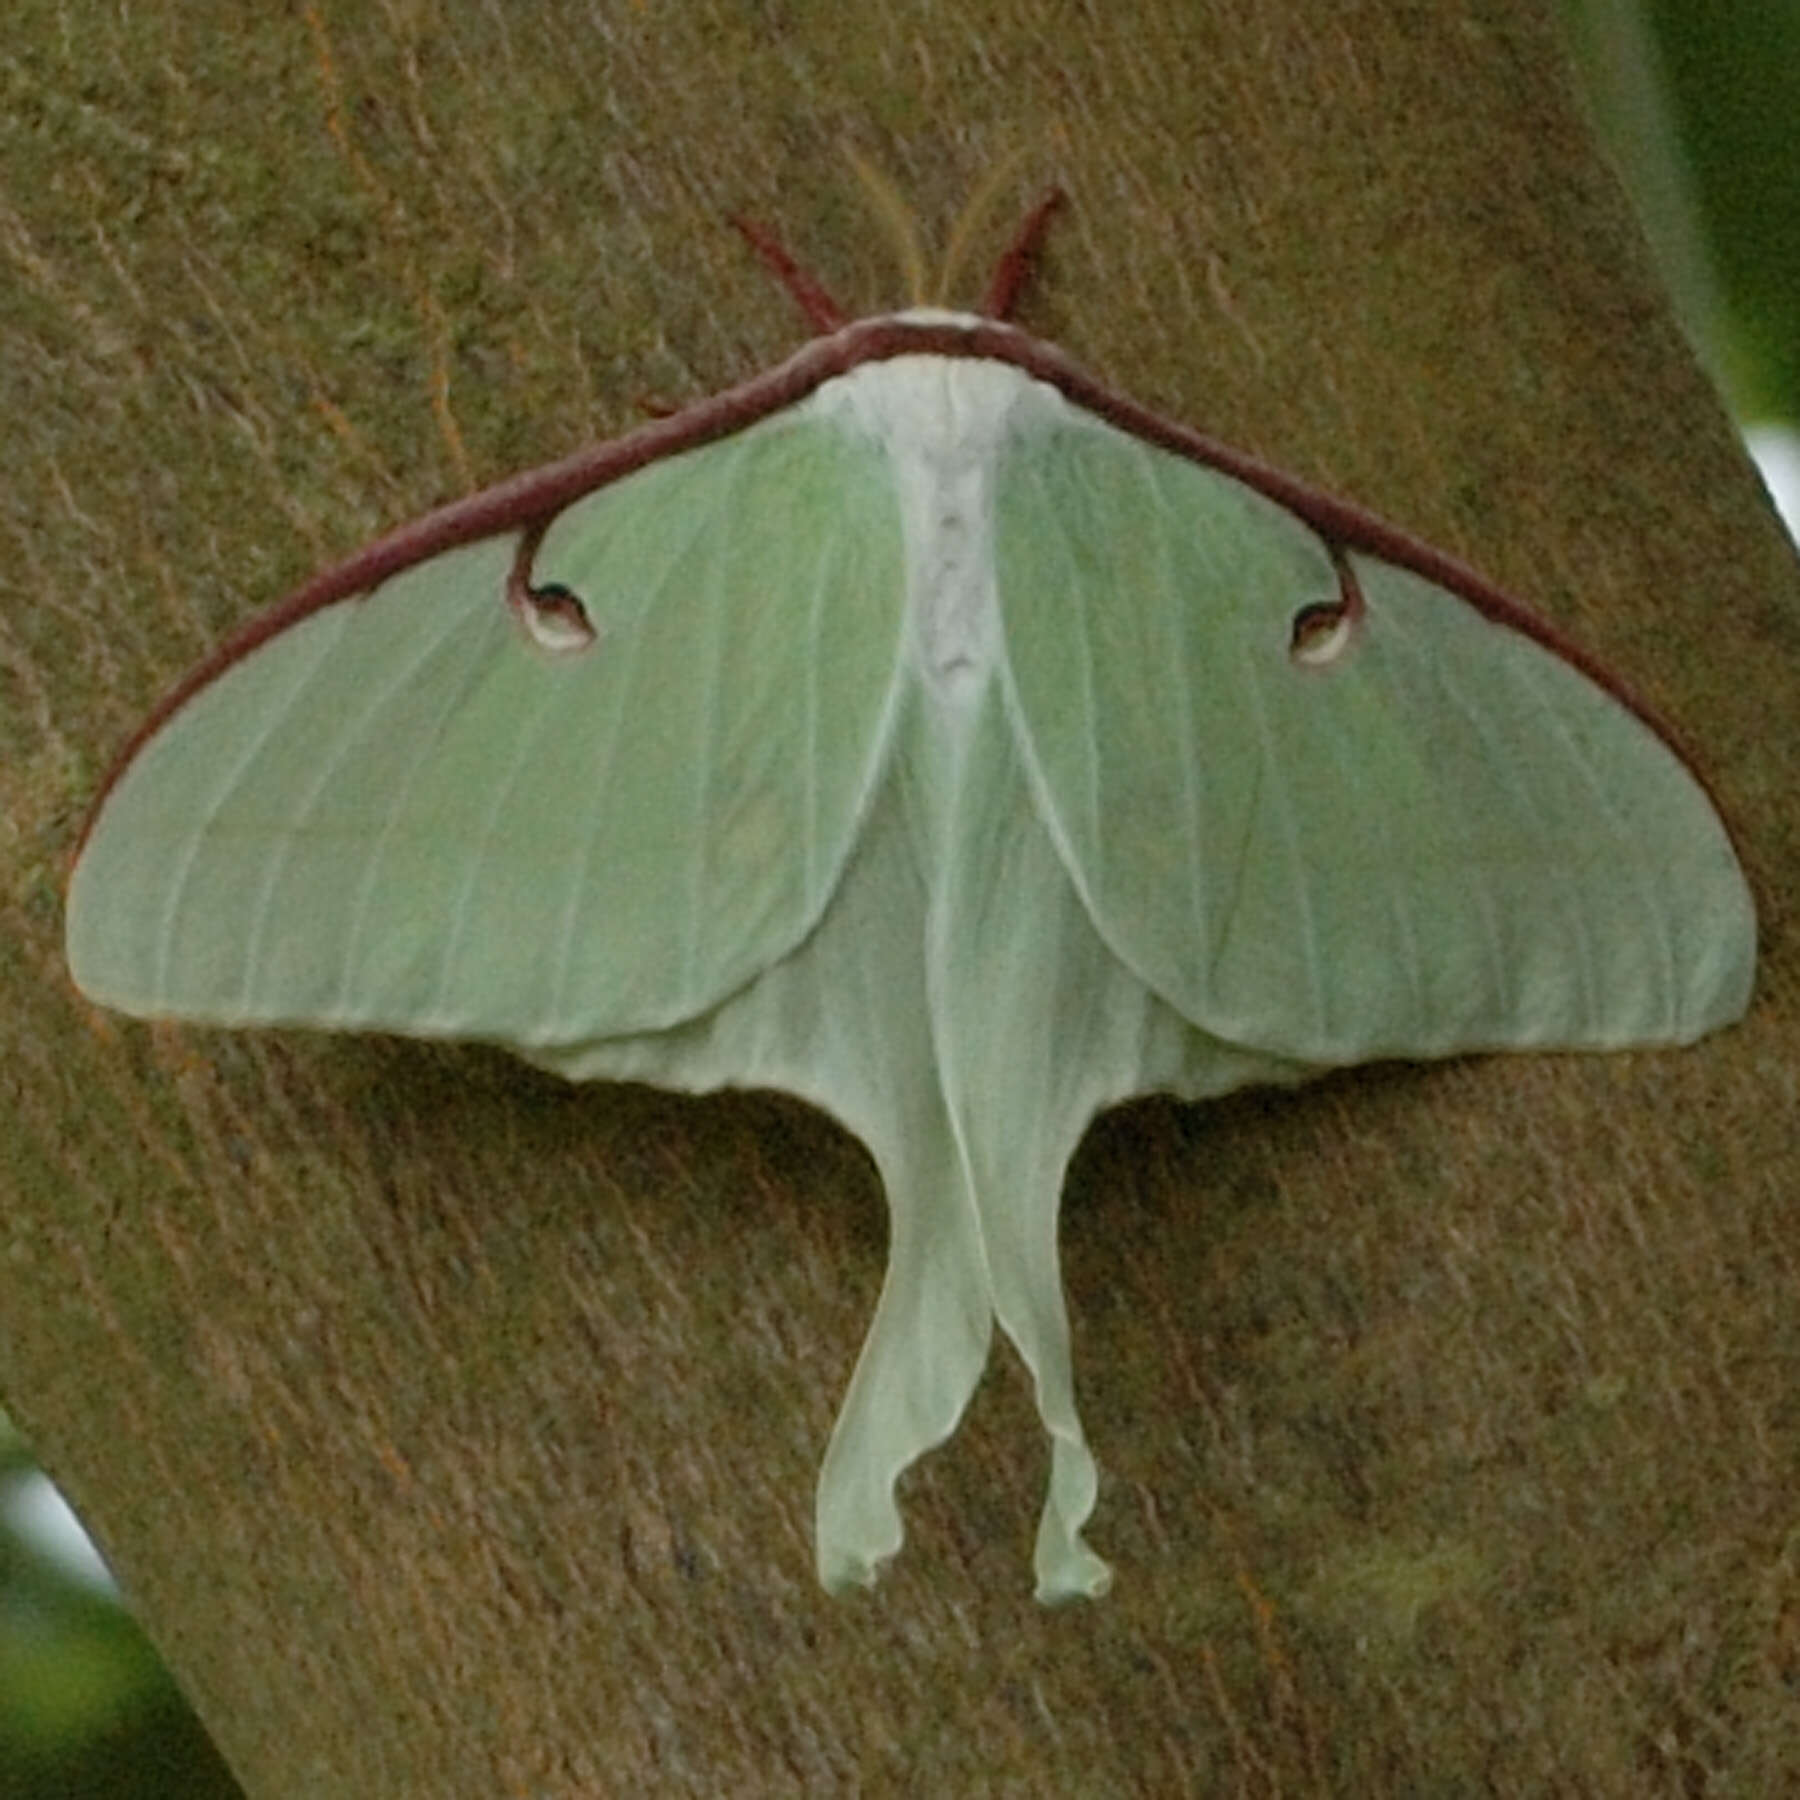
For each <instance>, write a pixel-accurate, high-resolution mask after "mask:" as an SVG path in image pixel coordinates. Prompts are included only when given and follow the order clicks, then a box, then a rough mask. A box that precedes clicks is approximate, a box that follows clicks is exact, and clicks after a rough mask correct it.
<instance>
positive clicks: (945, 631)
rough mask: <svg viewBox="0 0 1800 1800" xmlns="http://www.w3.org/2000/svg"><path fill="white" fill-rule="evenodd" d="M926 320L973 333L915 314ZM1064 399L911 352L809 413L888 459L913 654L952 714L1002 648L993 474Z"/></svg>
mask: <svg viewBox="0 0 1800 1800" xmlns="http://www.w3.org/2000/svg"><path fill="white" fill-rule="evenodd" d="M901 316H902V317H904V318H906V319H908V320H910V321H916V322H918V323H935V324H959V325H974V324H977V323H979V321H978V320H976V319H975V318H974V317H972V316H971V315H968V314H963V313H949V312H939V311H937V310H936V309H930V308H917V309H915V310H914V311H912V312H909V313H905V314H903V315H901ZM1065 404H1066V403H1065V402H1064V400H1063V398H1062V396H1061V395H1060V394H1058V393H1057V392H1056V390H1055V389H1054V388H1052V387H1050V386H1049V385H1048V384H1046V383H1044V382H1042V381H1039V380H1037V379H1036V378H1035V377H1033V376H1031V375H1028V374H1026V373H1025V372H1024V370H1022V369H1018V368H1015V367H1014V366H1013V365H1012V364H1010V363H1004V362H997V361H993V360H990V359H988V358H985V357H978V356H970V357H962V356H935V355H910V356H909V355H902V356H894V357H889V358H887V359H886V360H885V361H881V362H868V363H863V364H861V365H860V366H858V367H857V368H854V369H852V370H851V371H850V372H849V373H848V374H846V375H839V376H836V377H834V378H833V379H832V380H830V381H827V382H825V383H823V384H822V385H821V386H820V387H819V388H818V390H817V391H816V392H815V393H814V394H813V396H812V399H811V401H810V402H809V405H810V406H811V407H813V408H815V409H817V410H818V411H820V412H822V413H827V414H837V415H839V416H842V417H844V418H845V419H846V421H847V422H848V423H850V424H851V425H852V426H853V427H854V428H855V429H856V430H857V431H859V432H861V433H863V434H865V435H867V436H869V437H872V438H874V439H875V440H876V442H878V443H879V444H880V445H881V446H882V448H883V450H885V451H886V453H887V458H888V464H889V467H890V468H891V469H892V470H893V475H894V484H895V489H896V493H897V497H898V500H899V504H900V528H901V534H902V539H903V543H904V548H905V561H906V614H907V639H908V645H909V649H910V651H911V654H912V656H913V658H914V660H915V664H916V666H917V669H918V671H919V673H920V675H921V676H922V677H923V678H924V681H925V683H926V686H927V689H928V691H929V692H930V693H931V694H932V695H933V697H934V698H935V699H937V700H938V702H939V703H940V704H941V705H943V706H945V707H946V708H949V709H950V710H952V711H955V712H962V711H966V710H968V709H969V708H970V707H972V705H973V704H974V702H975V700H976V699H977V698H978V697H979V695H980V694H981V692H982V691H983V690H984V689H985V688H986V686H987V684H988V681H989V679H990V677H991V676H992V675H993V672H994V670H995V668H996V666H997V662H998V657H999V652H1000V611H999V593H998V587H997V583H996V580H995V572H994V477H995V471H996V467H997V465H998V461H999V456H1000V451H1001V448H1002V446H1003V445H1004V444H1005V443H1006V442H1007V440H1008V439H1010V438H1014V437H1016V436H1018V435H1019V434H1020V433H1021V432H1029V431H1031V430H1032V429H1034V427H1041V425H1042V424H1043V423H1044V422H1046V420H1047V418H1048V416H1049V415H1050V414H1052V413H1054V412H1057V411H1059V410H1061V409H1062V408H1063V407H1064V406H1065Z"/></svg>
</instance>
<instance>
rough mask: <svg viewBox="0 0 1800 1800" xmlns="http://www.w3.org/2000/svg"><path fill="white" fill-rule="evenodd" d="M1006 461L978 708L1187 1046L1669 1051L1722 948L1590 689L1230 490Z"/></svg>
mask: <svg viewBox="0 0 1800 1800" xmlns="http://www.w3.org/2000/svg"><path fill="white" fill-rule="evenodd" d="M1059 418H1060V419H1061V422H1060V423H1054V422H1053V423H1050V424H1047V425H1046V426H1044V427H1043V428H1041V429H1037V430H1034V431H1032V432H1030V433H1029V434H1022V435H1021V436H1020V437H1019V438H1018V439H1017V440H1016V441H1015V442H1014V443H1013V444H1012V445H1011V446H1010V447H1009V448H1008V450H1007V451H1006V453H1005V455H1004V459H1003V462H1002V466H1001V469H1000V472H999V475H998V485H997V493H996V541H997V551H996V555H997V562H998V576H999V590H1000V601H1001V608H1002V613H1003V618H1004V633H1005V643H1006V656H1007V661H1008V669H1009V674H1008V680H1009V682H1010V701H1011V705H1012V707H1013V710H1014V715H1015V719H1016V722H1017V727H1018V729H1019V731H1020V734H1021V738H1022V740H1023V742H1024V744H1025V746H1026V759H1027V762H1028V765H1029V766H1030V770H1031V776H1032V780H1033V783H1034V786H1035V788H1036V790H1037V794H1038V799H1039V804H1040V805H1041V806H1042V807H1043V809H1044V813H1045V817H1046V819H1047V821H1048V823H1049V827H1050V830H1051V833H1052V836H1053V837H1054V838H1055V839H1056V841H1057V844H1058V848H1059V850H1060V851H1061V853H1062V855H1063V858H1064V861H1065V863H1066V865H1067V866H1068V868H1069V870H1070V872H1071V875H1072V877H1073V879H1074V881H1075V884H1076V886H1077V888H1078V889H1079V890H1080V892H1081V895H1082V898H1083V900H1084V901H1085V903H1086V905H1087V907H1088V909H1089V911H1090V913H1091V915H1092V917H1093V919H1094V921H1095V924H1096V927H1097V928H1098V930H1099V931H1100V933H1101V935H1102V936H1103V937H1104V938H1105V939H1106V940H1107V941H1108V943H1109V944H1110V945H1111V946H1112V948H1113V950H1114V951H1115V953H1116V954H1117V955H1118V956H1119V957H1120V958H1121V959H1122V960H1123V961H1125V962H1126V963H1127V964H1129V965H1130V966H1131V967H1132V968H1133V969H1134V970H1135V971H1136V972H1137V973H1138V974H1139V975H1140V976H1141V977H1142V978H1143V980H1144V981H1146V982H1147V983H1148V984H1149V985H1150V986H1151V987H1152V988H1153V989H1155V990H1156V992H1158V993H1159V994H1161V995H1162V996H1163V997H1164V998H1165V999H1166V1000H1167V1001H1168V1002H1169V1003H1170V1004H1171V1005H1173V1006H1175V1007H1176V1008H1177V1009H1178V1010H1179V1011H1180V1012H1181V1013H1183V1014H1184V1015H1185V1016H1186V1017H1187V1018H1189V1019H1190V1020H1191V1021H1193V1022H1194V1023H1195V1024H1196V1025H1198V1026H1200V1027H1201V1028H1203V1029H1204V1030H1206V1031H1208V1032H1211V1033H1214V1034H1216V1035H1217V1036H1219V1037H1222V1038H1225V1039H1227V1040H1228V1041H1230V1042H1232V1043H1237V1044H1243V1045H1246V1046H1249V1047H1252V1048H1255V1049H1258V1050H1263V1051H1268V1052H1273V1053H1275V1054H1277V1055H1281V1056H1287V1057H1296V1058H1299V1059H1302V1060H1304V1061H1308V1062H1318V1063H1344V1062H1351V1061H1356V1060H1361V1059H1363V1058H1368V1057H1380V1056H1400V1057H1413V1056H1433V1055H1442V1054H1446V1053H1450V1052H1455V1051H1460V1050H1475V1049H1482V1048H1490V1047H1502V1046H1526V1045H1569V1046H1577V1045H1580V1046H1593V1047H1607V1046H1615V1045H1622V1044H1629V1043H1640V1042H1658V1041H1673V1042H1686V1041H1688V1040H1691V1039H1693V1038H1695V1037H1697V1036H1699V1035H1700V1034H1701V1033H1703V1032H1705V1031H1708V1030H1710V1029H1712V1028H1713V1027H1715V1026H1717V1025H1720V1024H1723V1023H1725V1022H1727V1021H1728V1020H1731V1019H1734V1018H1736V1017H1737V1016H1738V1015H1739V1014H1740V1013H1741V1012H1742V1011H1743V1009H1744V1007H1745V1005H1746V1004H1747V1001H1748V996H1749V989H1750V980H1751V970H1752V965H1753V961H1754V955H1755V923H1754V917H1753V913H1752V909H1751V903H1750V897H1749V893H1748V890H1747V888H1746V885H1745V882H1744V878H1743V875H1742V872H1741V871H1740V869H1739V867H1738V864H1737V859H1736V857H1735V855H1734V854H1733V851H1732V848H1731V844H1730V841H1729V839H1728V838H1727V836H1726V833H1725V830H1724V828H1723V826H1722V825H1721V824H1720V821H1719V819H1718V817H1717V815H1716V813H1715V811H1714V809H1713V807H1712V804H1711V802H1710V801H1709V800H1708V798H1707V796H1706V793H1705V791H1704V790H1703V789H1702V788H1701V786H1700V785H1699V783H1698V782H1697V781H1696V780H1695V779H1694V777H1693V775H1692V774H1691V773H1690V772H1689V770H1688V769H1687V767H1686V766H1685V765H1684V763H1683V762H1682V761H1681V759H1680V758H1679V757H1678V756H1677V755H1676V754H1675V753H1674V752H1673V751H1672V750H1671V749H1670V748H1669V747H1668V745H1667V744H1666V743H1665V742H1664V741H1663V740H1662V739H1661V738H1660V737H1659V736H1658V735H1657V734H1656V733H1655V732H1654V731H1653V730H1652V729H1651V728H1650V727H1649V726H1647V725H1646V724H1645V723H1644V722H1643V720H1642V719H1640V718H1639V717H1638V716H1637V715H1636V714H1635V713H1633V712H1632V711H1631V710H1630V709H1629V708H1628V707H1626V706H1625V705H1624V704H1622V703H1621V702H1620V701H1619V700H1618V699H1617V698H1616V697H1615V696H1614V695H1613V694H1612V693H1610V692H1609V691H1608V690H1607V689H1606V688H1604V687H1602V686H1601V685H1599V684H1598V683H1597V682H1596V681H1594V680H1592V679H1590V678H1589V677H1588V676H1587V675H1585V674H1583V673H1582V672H1581V670H1579V669H1578V668H1576V667H1575V666H1574V665H1573V664H1572V663H1570V662H1568V661H1566V660H1564V659H1563V658H1562V657H1560V656H1559V655H1557V654H1556V653H1555V652H1553V651H1552V650H1550V649H1548V648H1546V647H1545V646H1544V645H1543V644H1541V643H1539V642H1537V641H1536V640H1534V639H1533V638H1532V637H1530V636H1528V635H1526V634H1525V633H1523V632H1521V631H1519V630H1516V629H1513V628H1511V627H1509V626H1507V625H1504V624H1501V623H1498V622H1496V621H1495V620H1494V619H1492V618H1490V617H1488V616H1487V615H1486V614H1484V613H1483V612H1482V611H1481V610H1479V609H1478V608H1477V607H1476V606H1475V605H1473V604H1471V603H1470V602H1469V601H1467V600H1465V599H1463V598H1461V597H1459V596H1458V595H1456V594H1454V593H1451V592H1449V591H1448V590H1446V589H1445V588H1442V587H1439V586H1436V585H1434V584H1433V583H1432V582H1430V581H1427V580H1425V579H1423V578H1422V577H1421V576H1419V575H1417V574H1415V573H1412V572H1410V571H1409V570H1407V569H1404V568H1400V567H1397V566H1394V565H1393V564H1391V563H1387V562H1382V561H1378V560H1376V559H1374V558H1372V557H1369V556H1366V555H1360V554H1358V555H1352V556H1351V558H1350V565H1351V567H1352V569H1353V571H1354V574H1355V577H1356V580H1357V582H1358V583H1359V584H1360V587H1361V590H1362V593H1363V596H1364V598H1365V600H1366V612H1365V613H1364V615H1363V617H1362V618H1361V619H1360V620H1358V621H1356V622H1355V623H1354V625H1353V626H1352V628H1351V629H1350V630H1349V632H1348V633H1347V634H1346V636H1345V637H1344V640H1343V643H1342V647H1341V652H1340V653H1339V654H1337V655H1336V656H1335V657H1333V658H1331V659H1330V660H1327V661H1325V662H1322V663H1320V664H1318V665H1317V666H1313V665H1310V664H1308V663H1307V662H1305V661H1304V660H1300V659H1297V658H1296V657H1295V656H1294V655H1293V654H1292V646H1293V642H1294V636H1295V621H1296V618H1297V616H1298V615H1299V614H1300V613H1301V612H1302V611H1303V610H1304V609H1305V608H1307V607H1309V606H1325V605H1331V604H1334V603H1335V602H1337V601H1338V599H1339V591H1340V590H1339V582H1338V575H1337V571H1336V569H1335V567H1334V564H1333V561H1332V558H1331V555H1330V553H1329V551H1328V550H1327V548H1326V546H1325V545H1324V544H1323V543H1322V542H1321V540H1320V539H1319V537H1318V536H1316V535H1315V533H1314V532H1313V531H1312V530H1311V529H1310V528H1309V527H1308V526H1307V525H1305V524H1304V523H1303V522H1302V521H1301V520H1299V519H1298V518H1296V517H1295V516H1294V515H1293V514H1292V513H1290V512H1288V511H1287V510H1286V509H1284V508H1283V507H1281V506H1279V505H1276V504H1275V503H1274V502H1272V501H1271V500H1269V499H1267V498H1265V497H1264V496H1263V495H1262V494H1260V493H1258V492H1255V491H1253V490H1252V489H1251V488H1250V487H1248V486H1246V485H1245V484H1244V483H1242V482H1239V481H1237V480H1234V479H1232V478H1230V477H1228V476H1225V475H1223V474H1220V473H1217V472H1215V471H1213V470H1211V469H1208V468H1205V467H1202V466H1199V465H1198V464H1196V463H1195V462H1193V461H1190V460H1189V459H1187V458H1186V457H1183V456H1179V455H1176V454H1174V453H1173V452H1171V451H1168V450H1163V449H1160V448H1157V447H1156V446H1154V445H1151V444H1149V443H1146V442H1144V441H1142V440H1140V439H1138V438H1136V437H1134V436H1131V435H1129V434H1127V433H1125V432H1124V431H1121V430H1118V429H1115V428H1114V427H1112V426H1110V425H1105V424H1102V423H1100V422H1099V421H1098V420H1096V419H1093V418H1091V417H1090V416H1088V415H1086V414H1083V413H1081V412H1079V411H1077V410H1074V409H1064V410H1062V411H1061V412H1060V413H1059Z"/></svg>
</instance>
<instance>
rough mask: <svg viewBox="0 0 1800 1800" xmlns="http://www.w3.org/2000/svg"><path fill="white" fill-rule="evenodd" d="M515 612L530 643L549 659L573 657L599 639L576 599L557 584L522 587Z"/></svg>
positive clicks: (570, 592) (553, 582)
mask: <svg viewBox="0 0 1800 1800" xmlns="http://www.w3.org/2000/svg"><path fill="white" fill-rule="evenodd" d="M515 610H516V611H517V612H518V615H519V619H520V622H521V623H522V624H523V625H524V627H525V630H526V633H527V635H528V636H529V637H530V638H531V641H532V642H533V643H534V644H536V645H537V647H538V648H539V649H540V650H547V651H549V653H550V654H551V655H552V656H572V655H575V654H576V653H578V652H580V651H582V650H586V649H589V648H590V647H591V646H592V645H593V644H594V643H595V642H596V641H597V640H598V638H599V636H600V634H599V632H598V631H596V630H595V629H594V624H593V621H592V620H591V619H590V618H589V617H588V613H587V608H586V607H585V606H584V605H582V603H581V600H580V598H579V597H578V596H577V595H576V594H575V593H574V592H573V591H571V590H570V589H569V588H566V587H564V586H563V584H562V583H561V582H560V581H547V582H545V583H544V585H543V586H542V587H534V588H526V589H525V590H524V592H523V594H522V595H521V596H520V599H519V602H518V605H517V607H516V608H515Z"/></svg>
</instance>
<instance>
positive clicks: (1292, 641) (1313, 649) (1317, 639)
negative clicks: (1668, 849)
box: [1288, 600, 1356, 669]
mask: <svg viewBox="0 0 1800 1800" xmlns="http://www.w3.org/2000/svg"><path fill="white" fill-rule="evenodd" d="M1355 624H1356V615H1355V613H1354V611H1353V610H1352V609H1351V608H1350V607H1349V606H1347V605H1346V604H1345V603H1344V602H1343V601H1342V600H1322V601H1319V602H1317V603H1315V604H1314V605H1312V606H1303V607H1301V608H1300V610H1299V611H1298V612H1297V613H1295V614H1294V623H1293V627H1292V629H1291V630H1290V632H1289V633H1288V655H1289V656H1290V657H1291V658H1292V659H1293V661H1294V662H1295V663H1297V664H1299V665H1300V666H1301V667H1302V668H1308V669H1318V668H1324V667H1325V666H1327V665H1328V664H1330V663H1334V662H1336V661H1337V660H1338V659H1339V658H1340V657H1341V656H1342V655H1343V654H1344V652H1345V651H1346V650H1348V649H1349V647H1350V640H1351V638H1352V637H1353V636H1354V634H1355Z"/></svg>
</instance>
